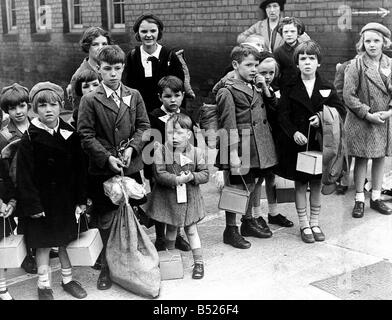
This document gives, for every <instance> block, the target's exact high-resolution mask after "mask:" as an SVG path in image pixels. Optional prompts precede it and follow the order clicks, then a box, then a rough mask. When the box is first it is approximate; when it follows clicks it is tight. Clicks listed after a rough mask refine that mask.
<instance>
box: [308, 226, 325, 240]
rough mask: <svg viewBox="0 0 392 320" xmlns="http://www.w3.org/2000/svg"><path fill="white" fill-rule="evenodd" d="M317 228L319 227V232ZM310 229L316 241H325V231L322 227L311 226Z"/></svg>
mask: <svg viewBox="0 0 392 320" xmlns="http://www.w3.org/2000/svg"><path fill="white" fill-rule="evenodd" d="M315 228H318V229H319V230H320V232H318V231H317V229H315ZM310 229H312V233H313V237H314V240H316V241H324V240H325V234H324V233H323V231H322V230H321V228H320V227H319V226H314V227H310Z"/></svg>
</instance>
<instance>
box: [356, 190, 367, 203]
mask: <svg viewBox="0 0 392 320" xmlns="http://www.w3.org/2000/svg"><path fill="white" fill-rule="evenodd" d="M355 201H360V202H365V194H364V193H363V192H357V193H356V194H355Z"/></svg>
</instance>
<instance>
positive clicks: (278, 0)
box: [259, 0, 286, 10]
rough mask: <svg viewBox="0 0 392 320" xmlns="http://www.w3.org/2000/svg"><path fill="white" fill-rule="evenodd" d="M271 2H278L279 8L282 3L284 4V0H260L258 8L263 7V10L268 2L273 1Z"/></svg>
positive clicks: (281, 6)
mask: <svg viewBox="0 0 392 320" xmlns="http://www.w3.org/2000/svg"><path fill="white" fill-rule="evenodd" d="M273 2H277V3H278V4H279V7H280V9H281V10H283V8H284V5H285V4H286V0H264V1H262V2H261V3H260V6H259V7H260V9H264V10H265V7H266V6H267V5H269V4H270V3H273Z"/></svg>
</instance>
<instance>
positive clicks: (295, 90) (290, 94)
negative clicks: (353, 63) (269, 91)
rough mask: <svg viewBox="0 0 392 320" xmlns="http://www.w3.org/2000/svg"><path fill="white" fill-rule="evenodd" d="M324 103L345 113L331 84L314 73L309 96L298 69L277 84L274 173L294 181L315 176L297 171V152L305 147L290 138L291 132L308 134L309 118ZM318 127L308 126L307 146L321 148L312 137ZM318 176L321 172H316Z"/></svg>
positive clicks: (320, 109) (318, 149)
mask: <svg viewBox="0 0 392 320" xmlns="http://www.w3.org/2000/svg"><path fill="white" fill-rule="evenodd" d="M324 105H327V106H329V107H332V108H336V110H338V112H339V114H340V115H342V116H343V115H344V114H345V108H344V106H343V103H342V101H341V100H340V99H339V97H338V95H337V93H336V90H335V88H334V87H333V85H332V84H330V83H328V82H326V81H324V80H323V79H322V78H321V77H320V75H319V74H318V73H316V81H315V84H314V89H313V93H312V96H311V98H309V95H308V92H307V90H306V88H305V85H304V84H303V82H302V79H301V76H300V74H299V73H298V75H297V77H296V78H295V79H293V80H292V81H291V82H290V83H289V84H288V85H287V86H285V87H282V88H281V97H280V99H279V105H278V122H279V125H280V127H281V130H280V131H278V132H277V138H276V141H277V150H278V154H279V165H278V167H277V169H276V173H277V174H278V175H280V176H282V177H284V178H286V179H290V180H295V181H309V180H311V179H315V177H316V176H313V175H309V174H307V173H303V172H299V171H297V170H296V167H297V155H298V152H302V151H306V148H307V146H306V145H303V146H300V145H298V144H296V143H295V141H294V133H296V132H297V131H299V132H300V133H302V134H303V135H304V136H305V137H308V130H309V118H310V117H312V116H314V115H316V114H317V113H318V112H322V111H323V106H324ZM317 131H319V130H318V129H317V130H316V129H314V128H311V130H310V135H309V148H308V150H313V151H321V147H320V143H319V141H318V140H316V132H317ZM319 178H320V179H321V175H320V176H319Z"/></svg>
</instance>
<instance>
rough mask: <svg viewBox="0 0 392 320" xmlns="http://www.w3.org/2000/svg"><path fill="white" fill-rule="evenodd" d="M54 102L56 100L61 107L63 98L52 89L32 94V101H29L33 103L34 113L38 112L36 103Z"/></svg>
mask: <svg viewBox="0 0 392 320" xmlns="http://www.w3.org/2000/svg"><path fill="white" fill-rule="evenodd" d="M56 102H58V103H59V104H60V107H61V105H62V103H63V100H62V99H61V97H60V96H59V95H58V94H57V93H56V92H54V91H52V90H42V91H39V92H38V93H37V94H36V95H35V96H34V98H33V101H31V103H32V105H33V111H34V112H35V113H38V105H39V104H40V103H56Z"/></svg>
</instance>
